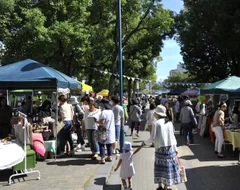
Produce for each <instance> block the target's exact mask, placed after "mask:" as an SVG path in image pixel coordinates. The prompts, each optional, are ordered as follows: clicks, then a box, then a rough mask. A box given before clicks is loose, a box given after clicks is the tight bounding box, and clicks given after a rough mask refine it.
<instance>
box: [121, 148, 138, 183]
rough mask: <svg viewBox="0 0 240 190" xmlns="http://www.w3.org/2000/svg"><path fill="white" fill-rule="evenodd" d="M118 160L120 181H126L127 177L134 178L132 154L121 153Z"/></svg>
mask: <svg viewBox="0 0 240 190" xmlns="http://www.w3.org/2000/svg"><path fill="white" fill-rule="evenodd" d="M120 159H121V160H122V165H121V169H120V177H121V178H122V179H127V178H129V177H132V176H134V174H135V169H134V166H133V152H126V153H121V154H120Z"/></svg>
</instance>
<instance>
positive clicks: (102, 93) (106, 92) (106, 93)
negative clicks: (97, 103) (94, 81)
mask: <svg viewBox="0 0 240 190" xmlns="http://www.w3.org/2000/svg"><path fill="white" fill-rule="evenodd" d="M108 94H109V90H105V89H103V90H101V91H100V92H98V93H97V95H98V96H108Z"/></svg>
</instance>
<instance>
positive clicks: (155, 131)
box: [144, 119, 177, 150]
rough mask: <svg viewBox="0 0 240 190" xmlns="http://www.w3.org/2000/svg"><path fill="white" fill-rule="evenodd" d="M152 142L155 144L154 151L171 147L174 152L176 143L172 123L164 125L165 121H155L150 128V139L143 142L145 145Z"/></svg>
mask: <svg viewBox="0 0 240 190" xmlns="http://www.w3.org/2000/svg"><path fill="white" fill-rule="evenodd" d="M152 142H155V149H156V150H157V149H159V148H161V147H166V146H172V147H173V148H174V149H175V150H176V146H177V141H176V138H175V135H174V127H173V124H172V122H167V123H165V119H159V120H157V121H156V123H155V124H154V125H153V126H152V132H151V136H150V138H149V139H148V140H146V141H144V143H145V144H151V143H152Z"/></svg>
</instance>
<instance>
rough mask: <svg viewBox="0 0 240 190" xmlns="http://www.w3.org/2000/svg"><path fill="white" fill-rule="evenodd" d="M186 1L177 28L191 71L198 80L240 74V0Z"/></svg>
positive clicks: (188, 67) (178, 17) (184, 58)
mask: <svg viewBox="0 0 240 190" xmlns="http://www.w3.org/2000/svg"><path fill="white" fill-rule="evenodd" d="M184 5H185V8H184V10H183V11H182V12H181V13H180V14H179V15H178V16H177V18H176V20H177V21H176V28H177V31H178V42H179V44H180V46H181V54H182V56H183V61H184V66H185V68H186V69H187V70H188V72H189V73H190V74H191V75H193V76H196V81H197V82H214V81H216V80H219V79H223V78H225V77H227V76H229V75H236V76H240V63H239V61H240V54H239V52H238V51H239V49H240V1H238V0H228V1H226V0H212V1H209V0H201V1H199V0H184ZM203 76H204V77H203Z"/></svg>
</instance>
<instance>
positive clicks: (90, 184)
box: [0, 122, 240, 190]
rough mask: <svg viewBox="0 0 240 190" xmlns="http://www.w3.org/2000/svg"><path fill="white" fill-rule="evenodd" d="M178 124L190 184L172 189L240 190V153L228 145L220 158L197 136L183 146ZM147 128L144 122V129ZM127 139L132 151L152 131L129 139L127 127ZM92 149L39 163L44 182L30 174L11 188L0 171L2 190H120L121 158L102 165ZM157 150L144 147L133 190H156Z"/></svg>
mask: <svg viewBox="0 0 240 190" xmlns="http://www.w3.org/2000/svg"><path fill="white" fill-rule="evenodd" d="M179 126H180V125H179V124H175V128H176V131H175V135H176V138H177V141H178V152H179V155H180V157H181V159H180V161H181V163H182V165H184V166H185V168H186V172H187V178H188V181H187V182H186V183H183V184H179V185H177V186H173V187H172V189H173V190H186V189H187V190H239V189H240V187H239V179H240V165H238V162H237V160H238V153H237V152H233V151H232V146H231V145H227V146H226V150H225V152H224V154H225V155H226V156H227V157H226V158H225V159H218V158H217V157H216V155H215V154H214V152H213V144H212V143H211V141H210V139H209V138H202V137H200V136H199V135H195V136H194V137H195V144H194V145H190V146H186V145H184V139H183V136H180V135H179ZM143 128H144V122H142V125H141V129H143ZM125 131H126V133H127V135H126V140H127V141H131V142H132V143H133V148H137V147H138V146H140V144H141V142H142V141H143V140H146V139H148V138H149V132H146V131H141V132H140V137H139V138H137V137H133V138H132V137H130V136H128V135H129V134H130V130H129V128H128V126H125ZM90 154H91V152H90V150H89V149H87V150H86V151H84V152H80V153H77V154H76V155H74V156H73V157H72V158H62V159H57V160H56V161H55V160H46V161H42V162H40V161H39V162H38V163H37V165H36V169H37V170H39V171H40V172H41V179H40V180H36V178H37V175H36V174H29V175H28V176H27V177H24V179H25V181H23V179H22V178H20V179H19V181H20V182H19V181H18V180H15V182H16V183H15V184H12V185H11V186H8V183H7V181H8V177H9V176H10V175H11V174H12V171H11V170H3V171H0V190H32V189H34V190H43V189H44V190H103V189H104V190H120V189H121V181H120V177H119V171H120V170H118V172H114V171H113V168H114V167H115V166H116V164H117V161H118V160H117V159H118V158H119V156H116V157H114V160H113V162H111V163H106V164H105V165H99V164H98V161H93V160H91V159H90ZM153 164H154V148H151V147H147V146H146V147H144V148H143V149H142V150H141V151H140V152H138V153H137V154H136V155H135V157H134V166H135V170H136V174H135V176H134V177H133V189H134V190H155V189H156V188H157V185H155V184H154V176H153Z"/></svg>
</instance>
